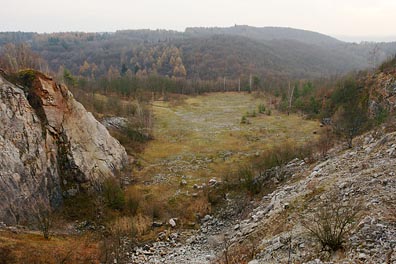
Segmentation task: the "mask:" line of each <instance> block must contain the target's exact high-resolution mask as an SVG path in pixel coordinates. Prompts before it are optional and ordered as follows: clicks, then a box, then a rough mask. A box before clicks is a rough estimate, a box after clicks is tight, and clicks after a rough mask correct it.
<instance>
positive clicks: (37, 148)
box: [0, 70, 127, 223]
mask: <svg viewBox="0 0 396 264" xmlns="http://www.w3.org/2000/svg"><path fill="white" fill-rule="evenodd" d="M2 75H3V76H2ZM7 79H10V77H7ZM7 79H6V77H5V74H4V73H3V74H0V220H1V221H4V222H7V223H15V222H20V221H23V220H26V219H27V218H29V215H30V214H31V212H32V210H34V209H36V208H37V206H39V205H41V206H43V205H44V206H45V205H51V206H52V207H57V206H59V205H60V204H61V203H62V200H63V198H64V197H65V196H68V195H70V194H74V193H76V192H78V191H79V190H81V189H90V190H92V189H98V188H100V183H101V182H103V181H104V179H106V178H108V177H114V173H115V172H116V171H117V170H120V169H122V168H123V167H124V166H125V165H126V163H127V154H126V152H125V149H124V148H123V147H122V146H121V145H120V143H119V142H118V141H117V140H116V139H114V138H113V137H111V136H110V134H109V133H108V131H107V130H106V128H105V127H104V126H103V125H102V124H100V123H99V122H98V121H97V120H96V119H95V118H94V117H93V115H92V114H91V113H89V112H87V111H86V110H85V109H84V107H83V106H82V105H81V104H80V103H78V102H77V101H76V100H75V99H74V98H73V95H72V94H71V93H70V91H69V90H68V89H67V87H65V86H63V85H59V84H57V83H55V82H54V81H53V80H52V79H51V78H49V77H47V76H45V75H43V74H41V73H38V72H34V71H30V70H29V71H24V72H21V73H19V74H18V76H17V77H14V78H13V80H14V81H13V83H11V82H9V81H7ZM14 82H17V83H19V84H14Z"/></svg>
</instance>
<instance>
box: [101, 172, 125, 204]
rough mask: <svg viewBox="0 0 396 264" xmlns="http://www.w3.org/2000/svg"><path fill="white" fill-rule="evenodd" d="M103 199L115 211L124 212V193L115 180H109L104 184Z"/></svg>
mask: <svg viewBox="0 0 396 264" xmlns="http://www.w3.org/2000/svg"><path fill="white" fill-rule="evenodd" d="M103 197H104V199H105V203H106V205H107V206H108V207H109V208H111V209H114V210H122V209H124V206H125V197H124V192H123V191H122V189H121V187H120V185H119V183H118V182H117V180H115V179H110V178H109V179H107V180H106V181H105V182H104V183H103Z"/></svg>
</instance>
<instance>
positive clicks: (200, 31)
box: [186, 25, 342, 45]
mask: <svg viewBox="0 0 396 264" xmlns="http://www.w3.org/2000/svg"><path fill="white" fill-rule="evenodd" d="M186 33H187V34H191V35H195V36H197V35H201V36H205V35H237V36H242V37H246V38H251V39H256V40H261V41H268V40H275V39H277V40H279V39H283V40H286V39H289V40H295V41H299V42H302V43H306V44H316V45H329V44H333V45H334V44H341V43H342V42H341V41H339V40H337V39H335V38H332V37H330V36H327V35H324V34H320V33H317V32H313V31H308V30H301V29H294V28H282V27H261V28H257V27H250V26H239V25H235V26H234V27H228V28H218V27H215V28H194V27H193V28H187V29H186Z"/></svg>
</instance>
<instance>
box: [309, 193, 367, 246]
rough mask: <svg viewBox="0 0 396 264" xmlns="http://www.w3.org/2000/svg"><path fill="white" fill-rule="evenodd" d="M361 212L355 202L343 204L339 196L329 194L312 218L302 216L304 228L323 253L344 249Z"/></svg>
mask: <svg viewBox="0 0 396 264" xmlns="http://www.w3.org/2000/svg"><path fill="white" fill-rule="evenodd" d="M360 211H361V207H360V205H359V203H357V202H355V201H349V202H347V203H346V202H343V201H342V200H341V198H340V197H339V196H337V194H334V193H333V194H329V195H327V197H326V199H324V201H323V202H322V204H320V205H319V206H318V211H316V212H314V214H313V216H312V217H310V218H309V217H307V216H302V218H303V219H305V220H303V222H302V223H303V226H304V227H305V228H306V229H307V230H308V232H309V234H310V235H311V237H313V238H314V239H315V240H316V241H317V242H318V243H319V244H320V247H321V250H323V251H330V252H334V251H337V250H339V249H341V248H343V244H344V242H345V241H346V239H347V235H348V234H349V232H350V231H351V230H352V228H353V227H354V225H355V224H356V222H357V220H358V214H359V213H360Z"/></svg>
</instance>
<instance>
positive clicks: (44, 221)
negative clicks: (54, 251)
mask: <svg viewBox="0 0 396 264" xmlns="http://www.w3.org/2000/svg"><path fill="white" fill-rule="evenodd" d="M35 218H36V222H37V226H38V228H39V230H40V231H41V233H42V234H43V236H44V238H45V239H49V238H50V232H51V228H52V224H53V215H52V210H51V209H50V208H49V207H48V206H45V205H39V206H38V208H37V209H36V211H35Z"/></svg>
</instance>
